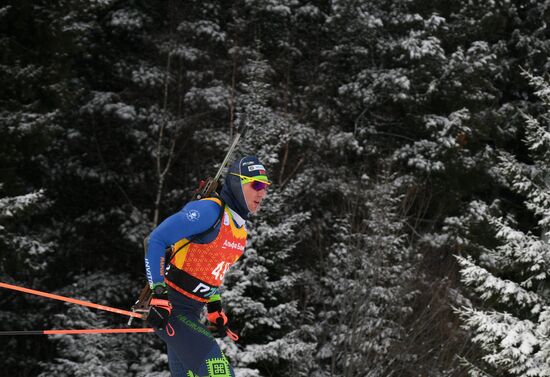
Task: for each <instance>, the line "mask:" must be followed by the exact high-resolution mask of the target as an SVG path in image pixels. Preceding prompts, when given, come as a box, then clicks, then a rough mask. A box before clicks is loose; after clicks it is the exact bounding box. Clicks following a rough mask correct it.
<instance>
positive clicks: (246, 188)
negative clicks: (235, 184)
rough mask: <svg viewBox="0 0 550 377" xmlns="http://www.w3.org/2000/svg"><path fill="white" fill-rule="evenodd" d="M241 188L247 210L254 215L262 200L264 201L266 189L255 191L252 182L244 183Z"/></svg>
mask: <svg viewBox="0 0 550 377" xmlns="http://www.w3.org/2000/svg"><path fill="white" fill-rule="evenodd" d="M242 187H243V194H244V200H245V201H246V205H247V207H248V210H249V211H250V212H252V213H256V212H257V211H258V209H259V208H260V204H261V203H262V200H264V197H265V196H266V195H267V187H264V188H262V189H261V190H256V189H255V188H254V187H253V182H249V183H245V184H244V185H242Z"/></svg>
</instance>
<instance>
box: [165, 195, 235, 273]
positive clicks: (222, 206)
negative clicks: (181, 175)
mask: <svg viewBox="0 0 550 377" xmlns="http://www.w3.org/2000/svg"><path fill="white" fill-rule="evenodd" d="M212 198H214V199H217V200H219V201H220V212H219V214H218V218H217V219H216V222H214V225H212V226H211V227H210V228H208V229H206V230H205V231H203V232H200V233H197V234H193V235H192V236H191V237H189V238H188V240H187V242H186V243H184V244H183V245H181V246H180V247H179V248H178V249H177V250H169V251H168V253H169V254H168V253H167V255H166V261H167V262H168V263H169V261H171V260H172V258H174V257H175V256H176V254H177V253H178V252H179V251H180V250H181V249H183V248H184V247H185V246H187V245H189V244H190V243H191V242H193V241H196V240H198V239H201V238H202V237H204V236H206V235H207V234H209V233H210V232H211V231H213V230H214V229H216V228H217V227H218V225H220V224H221V222H222V218H223V213H224V212H225V202H224V201H223V199H222V198H220V197H218V196H214V197H212ZM205 199H206V198H205Z"/></svg>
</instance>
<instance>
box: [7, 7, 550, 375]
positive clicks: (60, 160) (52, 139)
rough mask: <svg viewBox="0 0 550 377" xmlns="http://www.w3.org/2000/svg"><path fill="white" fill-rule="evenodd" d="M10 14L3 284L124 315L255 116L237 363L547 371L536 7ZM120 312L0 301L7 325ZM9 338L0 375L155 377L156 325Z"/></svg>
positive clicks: (227, 347)
mask: <svg viewBox="0 0 550 377" xmlns="http://www.w3.org/2000/svg"><path fill="white" fill-rule="evenodd" d="M3 4H4V5H1V6H0V281H2V282H6V283H11V284H17V285H21V286H25V287H33V288H36V289H41V290H45V291H49V292H54V293H57V294H62V295H65V296H70V297H77V298H82V299H86V300H90V301H94V302H98V303H102V304H105V305H111V306H116V307H121V308H125V309H127V308H129V307H130V306H131V305H132V304H133V302H134V301H135V299H136V297H137V295H138V293H139V291H140V289H141V288H142V286H143V285H144V282H145V277H144V267H143V259H142V258H143V249H142V240H143V238H144V237H145V236H147V234H148V233H149V232H150V231H151V229H152V228H153V227H154V226H155V225H156V224H158V223H159V222H160V221H162V219H164V218H165V217H166V216H168V215H170V214H171V213H173V212H175V211H177V210H179V209H180V208H181V207H182V206H183V205H184V204H185V203H186V202H187V201H188V200H189V199H190V198H191V193H192V192H193V190H194V189H195V188H196V187H197V185H198V181H199V180H200V179H201V178H206V177H207V176H211V175H213V174H214V173H215V171H216V170H217V168H218V167H219V164H220V163H221V161H222V159H223V157H224V155H225V152H226V150H227V148H228V146H229V143H230V142H231V140H232V136H233V135H234V133H235V125H236V124H238V122H241V121H243V119H246V121H247V122H249V124H250V126H251V127H252V128H253V129H252V131H250V132H249V133H248V134H247V136H246V138H245V140H244V141H242V142H241V143H240V145H239V151H238V154H256V155H258V156H259V157H260V159H261V160H262V161H263V162H264V164H265V165H266V166H267V167H268V170H269V173H270V177H271V179H272V180H273V181H274V184H273V186H272V188H271V191H270V194H269V197H268V199H267V200H266V202H265V205H264V206H263V207H262V210H261V212H260V213H259V214H258V215H257V216H256V217H255V218H254V219H253V221H252V222H251V224H250V229H251V230H250V232H251V239H250V241H249V244H248V247H247V250H246V253H245V257H244V258H243V260H241V261H240V262H239V263H238V264H237V265H236V266H235V267H234V268H233V269H232V270H231V272H230V273H229V274H228V276H227V277H226V285H225V289H224V292H223V293H222V296H223V297H224V301H225V305H226V306H227V311H228V312H229V315H230V318H231V319H232V321H233V324H234V327H235V328H236V329H238V330H239V331H240V334H241V341H240V342H239V343H237V344H232V343H230V342H229V341H226V340H224V341H222V347H223V349H224V351H225V353H226V354H227V355H228V357H229V358H230V359H231V361H232V364H233V365H234V367H235V369H236V372H237V375H238V376H239V377H259V376H317V377H324V376H327V377H328V376H335V377H336V376H337V377H351V376H369V377H377V376H380V377H382V376H383V377H388V376H396V377H397V376H401V377H408V376H426V377H428V376H429V377H432V376H433V377H444V376H467V375H469V376H474V377H477V376H486V377H488V376H495V377H496V376H548V375H550V367H549V366H548V365H549V361H548V360H550V341H548V339H549V338H548V337H549V336H550V310H549V304H550V290H549V288H550V287H549V285H548V283H549V281H548V278H547V277H546V272H547V271H548V264H549V263H550V250H549V246H548V235H549V234H548V229H549V226H550V194H549V188H550V183H549V180H550V174H549V168H548V162H549V161H550V152H549V151H550V134H549V133H548V130H549V129H550V128H549V127H548V124H549V123H548V115H549V114H550V113H549V108H550V107H549V106H548V103H549V101H548V98H549V96H550V94H549V93H550V90H549V89H548V84H547V82H546V80H545V77H546V74H547V72H548V70H549V68H550V60H549V57H550V32H549V31H548V28H547V23H548V22H549V21H550V1H548V0H545V1H543V0H540V1H527V0H524V1H512V0H495V1H476V0H455V1H437V0H435V1H425V0H396V1H382V0H370V1H367V0H356V1H353V0H348V1H339V0H335V1H302V0H246V1H231V2H229V1H209V0H204V1H199V0H186V1H183V0H168V1H140V0H133V1H132V0H127V1H120V0H72V1H69V0H67V1H64V0H54V1H45V0H37V1H30V0H18V1H7V2H4V3H3ZM125 322H126V318H124V317H122V316H118V315H116V314H112V313H103V312H98V311H95V310H92V309H86V308H83V307H78V306H75V305H70V304H62V303H59V302H54V301H52V300H47V299H44V298H38V297H32V296H29V295H24V294H21V293H15V292H9V291H6V290H2V291H1V292H0V330H4V331H5V330H40V329H50V328H89V327H94V328H95V327H124V326H125ZM138 325H140V324H139V323H138ZM0 344H1V346H0V360H2V361H1V365H2V372H1V373H0V374H2V375H5V376H22V377H27V376H41V377H45V376H91V375H93V376H96V377H97V376H117V377H122V376H133V377H134V376H135V377H139V376H168V372H167V371H168V366H167V362H166V356H165V355H164V346H163V345H162V344H161V342H160V341H159V340H158V339H156V338H155V337H154V336H153V335H150V334H142V335H87V336H49V337H47V336H34V337H31V336H28V337H8V336H3V337H1V338H0Z"/></svg>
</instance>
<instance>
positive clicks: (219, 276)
mask: <svg viewBox="0 0 550 377" xmlns="http://www.w3.org/2000/svg"><path fill="white" fill-rule="evenodd" d="M229 267H231V263H229V262H220V263H219V264H218V265H217V266H216V268H214V270H212V275H214V277H215V278H216V280H220V281H222V280H223V277H224V276H225V273H226V272H227V270H229Z"/></svg>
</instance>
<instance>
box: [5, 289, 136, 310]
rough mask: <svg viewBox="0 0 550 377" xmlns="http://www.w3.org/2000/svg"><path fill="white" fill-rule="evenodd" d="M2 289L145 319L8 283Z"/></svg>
mask: <svg viewBox="0 0 550 377" xmlns="http://www.w3.org/2000/svg"><path fill="white" fill-rule="evenodd" d="M0 288H6V289H11V290H14V291H20V292H25V293H29V294H32V295H36V296H42V297H47V298H51V299H54V300H59V301H66V302H70V303H72V304H77V305H82V306H88V307H90V308H95V309H99V310H105V311H107V312H113V313H117V314H122V315H127V316H130V317H135V318H143V314H140V313H134V312H130V311H128V310H122V309H117V308H113V307H110V306H105V305H99V304H94V303H93V302H89V301H83V300H77V299H74V298H70V297H64V296H59V295H54V294H52V293H47V292H42V291H37V290H35V289H29V288H23V287H19V286H17V285H11V284H6V283H2V282H0Z"/></svg>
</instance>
